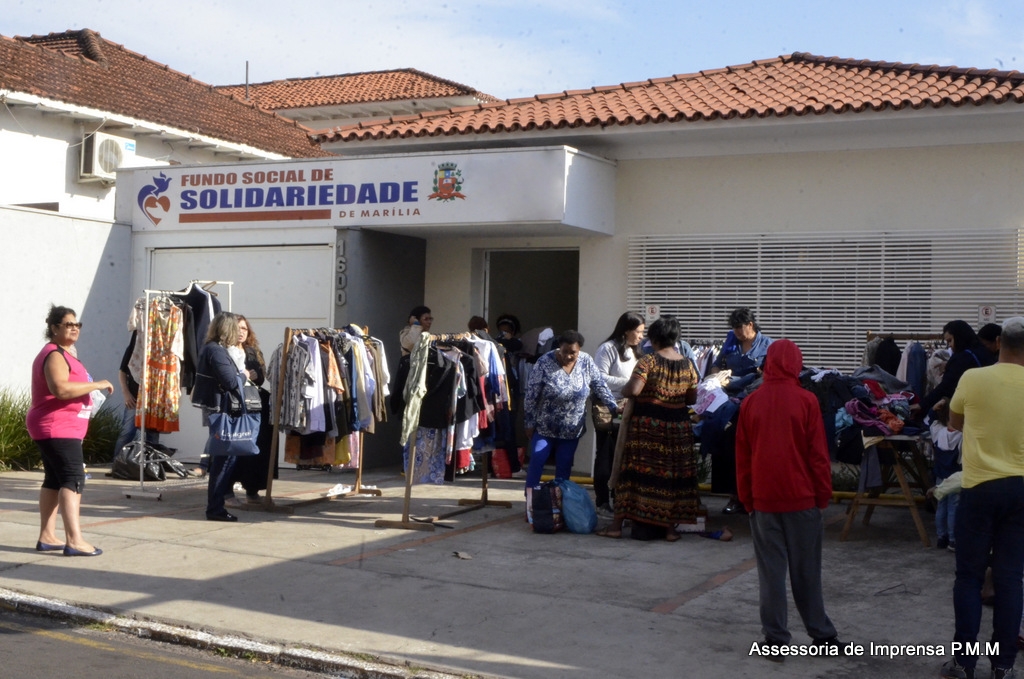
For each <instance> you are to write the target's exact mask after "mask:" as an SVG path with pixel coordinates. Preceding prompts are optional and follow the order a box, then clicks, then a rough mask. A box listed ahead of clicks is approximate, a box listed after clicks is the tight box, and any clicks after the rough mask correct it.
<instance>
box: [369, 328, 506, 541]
mask: <svg viewBox="0 0 1024 679" xmlns="http://www.w3.org/2000/svg"><path fill="white" fill-rule="evenodd" d="M470 339H476V340H479V339H480V338H479V337H478V336H477V335H475V334H474V333H471V332H460V333H455V334H451V333H449V334H441V335H428V334H426V333H423V334H422V335H421V336H420V340H419V341H420V342H430V343H434V344H438V343H441V344H443V343H445V342H458V341H461V340H470ZM402 388H403V389H404V388H405V385H402ZM483 453H484V464H483V466H482V467H481V470H480V477H481V479H482V484H481V485H482V488H481V492H480V498H479V499H476V498H464V499H461V500H459V502H458V503H459V506H460V507H463V509H456V510H455V511H452V512H448V513H447V514H440V515H438V516H431V517H428V518H426V519H413V518H411V517H410V516H409V505H410V503H411V502H412V482H413V478H412V477H413V471H414V470H415V463H416V451H415V442H413V444H412V445H410V446H409V459H408V461H407V462H406V465H405V501H404V502H403V504H402V518H401V520H399V521H394V520H391V519H377V520H376V521H375V522H374V524H373V525H374V526H376V527H377V528H400V529H402V530H423V531H433V530H434V523H435V522H437V521H443V520H444V519H449V518H451V517H453V516H458V515H459V514H465V513H466V512H472V511H475V510H477V509H483V508H484V507H509V508H511V507H512V503H511V502H509V501H507V500H489V499H488V498H487V474H488V471H487V470H488V469H490V468H491V456H492V454H493V450H487V451H483Z"/></svg>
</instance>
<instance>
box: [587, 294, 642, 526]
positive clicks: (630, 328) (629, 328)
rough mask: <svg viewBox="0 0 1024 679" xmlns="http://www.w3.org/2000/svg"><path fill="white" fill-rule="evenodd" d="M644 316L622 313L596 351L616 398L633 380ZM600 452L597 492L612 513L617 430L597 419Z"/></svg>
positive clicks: (600, 507) (600, 502)
mask: <svg viewBox="0 0 1024 679" xmlns="http://www.w3.org/2000/svg"><path fill="white" fill-rule="evenodd" d="M645 329H646V328H645V326H644V318H643V316H641V315H640V314H637V313H634V312H632V311H627V312H626V313H624V314H622V315H621V316H619V320H618V322H617V323H616V324H615V330H613V331H612V334H611V335H610V336H609V337H608V339H607V340H605V341H604V343H603V344H601V346H599V347H598V348H597V351H596V352H594V364H595V365H596V366H597V369H598V371H600V373H601V375H602V376H603V377H604V381H605V383H606V384H607V385H608V389H609V390H610V391H611V392H612V396H613V397H615V400H616V401H621V400H622V387H624V386H625V385H626V382H628V381H629V378H630V376H631V375H632V374H633V368H634V367H636V361H637V359H638V358H640V356H641V352H640V342H641V341H642V340H643V338H644V330H645ZM594 428H595V430H596V433H597V436H596V438H597V455H596V457H595V459H594V494H595V495H596V502H597V510H598V513H600V514H603V515H606V516H609V517H610V516H611V515H612V509H611V504H610V503H609V499H610V496H609V492H608V479H609V477H611V471H612V459H613V457H614V453H615V433H616V432H615V430H614V429H612V428H602V427H601V426H600V425H599V424H598V423H597V422H596V421H595V423H594Z"/></svg>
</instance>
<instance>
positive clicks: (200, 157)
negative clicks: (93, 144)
mask: <svg viewBox="0 0 1024 679" xmlns="http://www.w3.org/2000/svg"><path fill="white" fill-rule="evenodd" d="M99 126H100V125H99V121H87V122H76V121H75V120H73V119H72V118H70V117H67V116H64V115H59V114H56V113H53V112H49V113H44V112H42V111H39V110H36V109H33V108H30V107H25V106H10V107H0V158H3V159H4V162H3V163H0V205H24V204H27V203H58V204H59V211H60V212H61V214H68V215H74V216H76V217H86V218H93V219H106V220H113V218H114V196H115V193H116V190H115V187H114V185H112V184H105V183H101V182H80V181H78V174H79V167H80V163H81V155H80V154H81V148H82V147H81V142H82V139H83V138H84V137H85V136H86V135H88V134H90V133H92V132H94V131H95V130H96V129H97V128H98V127H99ZM103 132H104V133H107V134H112V135H114V136H118V137H123V138H127V139H134V140H135V142H136V150H135V156H134V157H133V158H131V157H130V158H127V159H126V161H125V164H124V167H153V166H166V165H168V164H170V163H171V162H172V161H173V162H175V163H180V164H182V165H190V164H207V163H214V162H216V163H220V164H223V163H225V162H230V159H227V158H226V157H225V156H223V155H219V156H218V155H214V153H213V152H212V151H210V150H204V149H197V148H190V146H189V144H188V142H187V141H185V140H180V139H169V138H165V137H163V136H161V135H159V134H139V135H135V134H133V133H132V132H131V130H127V129H118V128H110V127H107V128H104V129H103Z"/></svg>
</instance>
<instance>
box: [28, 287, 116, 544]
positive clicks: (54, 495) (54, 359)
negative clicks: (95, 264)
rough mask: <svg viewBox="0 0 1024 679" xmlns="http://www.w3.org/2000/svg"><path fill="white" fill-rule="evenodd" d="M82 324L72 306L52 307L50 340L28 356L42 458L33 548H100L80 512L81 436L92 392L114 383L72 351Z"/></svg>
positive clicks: (31, 415) (34, 432) (31, 426)
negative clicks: (85, 532) (60, 528)
mask: <svg viewBox="0 0 1024 679" xmlns="http://www.w3.org/2000/svg"><path fill="white" fill-rule="evenodd" d="M81 330H82V324H81V323H79V322H78V321H77V318H76V314H75V312H74V310H73V309H69V308H68V307H63V306H51V307H50V313H49V314H48V315H47V316H46V339H47V340H49V341H48V342H47V343H46V345H45V346H44V347H43V349H42V351H40V352H39V355H38V356H36V359H35V360H34V361H33V362H32V406H31V407H30V408H29V410H28V415H27V416H26V417H25V424H26V426H27V427H28V433H29V436H31V437H32V440H33V441H35V443H36V446H37V447H38V448H39V453H40V455H41V456H42V458H43V486H42V488H41V489H40V490H39V541H38V542H36V550H38V551H40V552H50V551H56V550H62V551H63V553H64V556H99V555H100V554H102V553H103V550H101V549H99V548H97V547H94V546H93V545H91V544H89V543H88V542H86V541H85V539H84V538H83V537H82V530H81V527H80V524H79V518H78V515H79V510H80V507H81V503H82V491H83V490H84V489H85V469H84V464H83V456H82V439H84V438H85V432H86V431H87V430H88V428H89V416H90V415H91V413H92V397H91V396H90V394H91V393H92V392H93V391H96V390H100V391H105V392H107V393H108V394H111V393H113V392H114V385H112V384H111V383H110V382H108V381H107V380H100V381H98V382H93V381H91V378H90V377H89V373H88V372H87V371H86V369H85V366H84V365H82V363H81V361H79V360H78V358H77V357H76V356H75V355H74V354H73V353H72V352H73V349H72V347H74V345H75V342H77V341H78V336H79V333H80V332H81ZM58 507H59V508H60V514H61V517H62V518H63V520H64V537H65V542H64V543H60V542H58V540H57V533H56V530H57V509H58Z"/></svg>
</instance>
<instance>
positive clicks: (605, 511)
mask: <svg viewBox="0 0 1024 679" xmlns="http://www.w3.org/2000/svg"><path fill="white" fill-rule="evenodd" d="M597 515H598V516H599V517H600V518H602V519H614V518H615V512H614V511H612V508H611V507H610V506H608V505H606V504H605V505H601V506H599V507H598V508H597Z"/></svg>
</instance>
